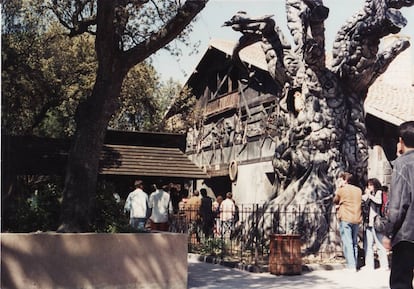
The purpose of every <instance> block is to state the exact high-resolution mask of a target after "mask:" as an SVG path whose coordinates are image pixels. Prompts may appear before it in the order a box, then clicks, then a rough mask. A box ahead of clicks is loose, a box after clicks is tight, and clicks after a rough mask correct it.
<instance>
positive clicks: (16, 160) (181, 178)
mask: <svg viewBox="0 0 414 289" xmlns="http://www.w3.org/2000/svg"><path fill="white" fill-rule="evenodd" d="M185 141H186V140H185V135H183V134H171V133H151V132H125V131H113V130H112V131H108V132H107V134H106V138H105V144H104V147H103V149H102V153H101V158H100V169H99V175H100V178H106V179H110V180H112V181H115V183H117V184H119V186H118V187H119V188H118V189H119V190H120V191H122V192H123V194H125V193H128V192H129V190H130V188H131V186H132V185H133V182H134V180H135V179H136V178H140V179H143V180H144V182H145V183H146V184H148V185H150V184H152V183H155V182H156V181H157V180H160V179H161V180H163V181H164V182H166V183H170V182H172V183H176V184H181V185H184V184H185V183H191V182H193V181H194V180H195V179H208V178H209V175H208V174H206V173H205V172H204V171H203V170H202V169H201V168H199V167H197V166H196V165H195V164H194V163H193V162H192V161H191V160H190V159H189V158H188V157H187V156H186V155H185V153H184V150H185ZM69 147H70V140H69V139H50V138H39V137H34V136H14V137H11V136H7V135H3V136H2V193H3V194H8V192H10V190H11V189H12V184H13V180H14V178H15V176H17V175H64V173H65V168H66V164H67V157H68V151H69ZM148 189H149V188H148ZM148 192H150V191H148Z"/></svg>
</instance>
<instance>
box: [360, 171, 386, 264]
mask: <svg viewBox="0 0 414 289" xmlns="http://www.w3.org/2000/svg"><path fill="white" fill-rule="evenodd" d="M381 187H382V186H381V183H380V181H379V180H378V179H376V178H371V179H368V182H367V188H366V190H365V193H364V194H363V195H362V200H363V201H364V202H367V206H368V209H369V210H368V211H369V213H368V223H367V226H366V228H365V232H364V233H365V239H364V250H365V269H368V270H374V269H375V263H374V244H375V246H376V247H377V252H378V257H379V263H380V269H383V270H388V269H389V266H388V255H387V251H386V250H385V248H384V246H383V245H382V242H381V240H382V237H383V235H382V234H381V233H380V232H377V231H376V230H375V228H374V219H375V217H376V216H378V215H380V213H381V206H382V190H381Z"/></svg>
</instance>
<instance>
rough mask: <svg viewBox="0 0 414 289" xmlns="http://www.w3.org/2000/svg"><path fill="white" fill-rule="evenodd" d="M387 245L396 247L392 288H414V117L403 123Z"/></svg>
mask: <svg viewBox="0 0 414 289" xmlns="http://www.w3.org/2000/svg"><path fill="white" fill-rule="evenodd" d="M399 136H400V138H399V142H398V144H397V155H398V156H399V157H398V158H397V159H396V160H395V161H394V162H393V171H392V177H391V189H390V193H389V203H388V219H389V223H388V224H387V226H386V232H385V233H386V237H384V238H383V241H382V242H383V244H384V247H385V248H386V249H388V250H391V249H392V259H391V274H390V287H391V289H412V288H413V270H414V121H408V122H404V123H402V124H401V125H400V127H399Z"/></svg>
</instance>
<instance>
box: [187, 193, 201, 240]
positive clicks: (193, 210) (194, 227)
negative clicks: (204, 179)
mask: <svg viewBox="0 0 414 289" xmlns="http://www.w3.org/2000/svg"><path fill="white" fill-rule="evenodd" d="M200 206H201V199H200V193H199V192H198V191H197V190H195V191H194V192H193V195H192V196H191V198H189V199H188V200H187V203H186V204H185V206H184V211H185V217H186V221H187V226H188V235H189V237H190V240H191V242H192V243H194V242H195V241H197V242H200V236H199V221H200V215H199V211H200Z"/></svg>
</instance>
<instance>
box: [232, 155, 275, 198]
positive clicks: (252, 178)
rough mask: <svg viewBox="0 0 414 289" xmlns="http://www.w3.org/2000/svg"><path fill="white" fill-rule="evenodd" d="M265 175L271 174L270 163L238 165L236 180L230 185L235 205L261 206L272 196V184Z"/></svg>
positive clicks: (271, 167)
mask: <svg viewBox="0 0 414 289" xmlns="http://www.w3.org/2000/svg"><path fill="white" fill-rule="evenodd" d="M266 173H271V174H273V166H272V163H271V162H270V161H268V162H263V163H256V164H248V165H239V167H238V173H237V180H236V182H234V183H233V185H232V191H233V199H234V200H235V201H236V203H237V204H253V203H255V204H257V203H259V204H262V203H264V202H265V201H267V200H269V198H270V196H271V195H272V186H273V185H272V184H271V183H270V181H269V179H268V178H267V176H266Z"/></svg>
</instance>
